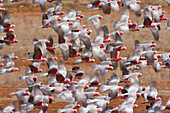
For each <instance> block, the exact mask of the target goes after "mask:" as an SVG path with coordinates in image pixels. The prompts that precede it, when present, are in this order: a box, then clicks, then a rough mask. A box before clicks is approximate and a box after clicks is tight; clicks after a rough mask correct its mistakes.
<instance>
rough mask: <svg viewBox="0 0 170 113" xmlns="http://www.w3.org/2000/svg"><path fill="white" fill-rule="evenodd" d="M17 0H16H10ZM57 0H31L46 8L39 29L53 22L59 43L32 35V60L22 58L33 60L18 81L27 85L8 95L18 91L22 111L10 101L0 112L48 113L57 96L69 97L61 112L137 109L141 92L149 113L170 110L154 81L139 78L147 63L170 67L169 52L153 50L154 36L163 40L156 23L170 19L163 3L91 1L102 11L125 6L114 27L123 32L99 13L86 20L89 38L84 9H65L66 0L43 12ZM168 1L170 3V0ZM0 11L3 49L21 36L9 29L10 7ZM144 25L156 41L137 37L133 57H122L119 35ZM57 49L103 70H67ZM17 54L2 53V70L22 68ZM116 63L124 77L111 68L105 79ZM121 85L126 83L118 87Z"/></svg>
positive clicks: (105, 112)
mask: <svg viewBox="0 0 170 113" xmlns="http://www.w3.org/2000/svg"><path fill="white" fill-rule="evenodd" d="M15 1H18V0H13V1H12V2H15ZM53 1H54V0H52V1H51V0H33V2H32V3H33V4H36V3H39V4H40V7H41V10H42V26H41V27H38V28H50V27H51V28H52V29H53V30H54V31H55V32H56V33H57V34H58V43H54V42H53V38H52V37H49V38H48V39H40V40H38V39H36V38H35V39H34V40H33V42H32V44H33V46H34V51H33V52H29V53H28V56H29V59H21V60H25V61H32V64H31V65H29V69H27V70H26V71H25V75H26V76H20V77H19V80H21V81H22V80H25V82H26V84H27V86H28V88H20V89H18V91H16V92H12V93H10V94H9V95H16V97H17V100H18V105H19V110H16V105H15V103H11V104H10V105H8V106H7V107H5V108H4V109H2V108H1V109H0V113H26V112H27V111H30V110H33V109H39V113H47V111H48V104H52V101H53V98H61V100H62V101H63V102H70V104H68V105H65V106H64V107H63V108H60V109H58V110H57V113H75V112H78V111H79V113H97V112H99V113H111V112H116V111H124V112H126V113H133V109H134V108H137V107H140V106H138V105H137V104H135V102H136V101H137V100H138V98H142V97H143V98H145V100H146V101H144V102H143V104H145V103H149V104H150V105H146V112H147V113H161V111H163V110H170V99H169V100H168V101H167V103H166V105H162V97H161V96H158V91H157V89H156V82H152V83H150V84H149V85H148V86H141V83H140V79H139V77H140V76H142V70H143V69H145V68H148V67H149V66H152V68H153V70H154V71H155V72H160V71H161V70H162V68H167V69H168V68H170V53H161V54H158V53H157V51H154V47H155V46H156V44H155V43H154V40H156V41H158V40H159V30H160V26H161V24H160V23H158V22H161V21H163V20H167V18H166V17H165V15H164V14H165V11H164V10H162V7H161V6H152V5H149V6H146V7H144V9H141V8H140V5H139V4H140V1H136V0H122V2H121V1H120V0H92V2H91V3H90V4H85V8H92V9H93V10H103V13H104V14H110V13H111V10H112V9H113V11H115V13H119V12H120V9H119V7H123V11H122V15H121V18H120V21H119V22H115V23H114V24H113V28H114V30H116V29H118V28H120V30H121V31H114V32H109V29H108V28H107V26H106V25H104V26H102V25H101V23H100V19H102V18H103V16H102V15H101V14H97V15H93V16H91V17H87V18H86V19H85V20H86V21H92V24H93V26H94V28H95V30H96V37H95V38H94V40H93V42H91V39H90V34H91V32H92V30H90V29H88V28H86V26H85V25H80V21H81V18H84V15H82V14H81V13H82V11H80V10H75V9H74V8H71V9H70V10H69V11H68V12H67V13H64V12H63V11H62V1H61V0H57V1H56V6H55V7H50V8H49V9H48V10H47V12H45V6H46V2H53ZM165 1H166V2H167V3H168V5H170V1H169V0H165ZM1 2H2V0H1ZM120 2H121V3H120ZM121 5H122V6H121ZM1 6H3V5H1ZM0 10H1V11H2V16H1V15H0V33H3V32H6V36H3V37H0V49H2V48H3V45H4V43H5V44H6V45H10V44H12V43H17V42H18V40H16V39H15V37H16V36H15V35H14V34H13V32H14V30H13V29H11V28H14V27H15V25H12V24H11V19H10V16H9V12H8V11H6V10H5V9H4V8H2V7H1V8H0ZM129 10H132V12H134V14H135V15H136V16H137V17H138V16H141V15H142V14H143V15H144V17H143V24H142V25H140V24H136V23H133V22H131V21H130V20H129ZM70 26H71V27H70ZM141 28H149V29H150V30H151V32H152V34H153V37H154V40H151V41H147V42H145V43H140V42H139V40H135V42H134V43H135V50H134V53H133V56H130V55H128V56H127V57H120V56H119V54H120V51H124V50H126V47H125V46H123V40H122V39H121V35H123V34H124V33H128V32H131V31H139V30H140V29H141ZM169 29H170V21H168V22H167V27H166V29H165V30H169ZM57 48H59V49H60V50H61V53H62V56H63V60H64V61H67V60H68V59H69V58H73V57H81V59H75V64H77V65H78V64H79V63H82V62H83V63H93V69H92V70H93V71H96V70H99V72H100V73H98V72H96V73H94V75H92V76H90V74H89V73H88V72H87V70H82V69H81V68H80V67H79V66H75V67H73V68H72V70H67V69H66V67H65V65H64V62H63V61H62V60H58V61H56V60H57V57H52V55H54V54H55V49H57ZM80 52H81V53H80ZM82 53H83V54H82ZM49 54H50V55H49ZM108 54H110V57H108V56H109V55H108ZM95 57H96V58H98V59H99V61H100V64H97V62H96V61H95V59H92V58H95ZM15 59H18V57H17V56H15V55H14V53H12V54H8V55H4V56H3V58H0V61H1V62H3V61H5V68H2V67H1V68H0V75H2V74H5V73H11V72H15V71H18V68H16V67H15V63H14V60H15ZM159 59H161V62H160V60H159ZM69 60H71V59H69ZM42 62H46V63H47V67H48V72H47V73H42V72H43V70H42V69H40V65H41V63H42ZM118 62H119V64H120V65H118ZM0 66H4V64H3V63H1V64H0ZM118 66H120V70H121V71H122V78H121V79H120V78H119V77H118V76H117V74H116V73H114V72H113V73H112V74H111V78H110V79H109V80H106V79H105V76H106V74H105V73H106V72H107V71H109V70H110V71H113V70H116V69H117V67H118ZM87 68H88V67H87ZM84 71H86V72H84ZM36 73H40V74H39V75H40V77H46V78H47V79H48V84H43V83H42V82H36V80H37V78H38V75H33V74H36ZM73 75H74V76H73ZM100 76H101V77H100ZM99 78H102V80H100V79H99ZM128 83H130V84H128ZM120 84H122V85H123V86H124V87H122V86H119V85H120ZM115 99H124V102H123V103H122V104H120V105H119V106H118V107H116V106H111V105H109V103H110V102H111V101H112V100H115Z"/></svg>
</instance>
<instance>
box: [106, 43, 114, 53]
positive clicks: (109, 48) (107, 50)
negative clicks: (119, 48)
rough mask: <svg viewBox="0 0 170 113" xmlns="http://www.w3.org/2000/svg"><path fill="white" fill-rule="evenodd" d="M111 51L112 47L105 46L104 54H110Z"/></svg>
mask: <svg viewBox="0 0 170 113" xmlns="http://www.w3.org/2000/svg"><path fill="white" fill-rule="evenodd" d="M112 51H113V47H112V46H110V45H106V51H105V53H110V52H112Z"/></svg>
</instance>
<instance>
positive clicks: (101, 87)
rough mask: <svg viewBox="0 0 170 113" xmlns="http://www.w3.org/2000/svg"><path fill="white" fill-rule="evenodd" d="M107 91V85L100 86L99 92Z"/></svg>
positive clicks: (108, 87)
mask: <svg viewBox="0 0 170 113" xmlns="http://www.w3.org/2000/svg"><path fill="white" fill-rule="evenodd" d="M109 89H110V86H107V85H104V84H101V86H100V91H101V92H105V91H107V90H109Z"/></svg>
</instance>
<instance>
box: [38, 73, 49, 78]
mask: <svg viewBox="0 0 170 113" xmlns="http://www.w3.org/2000/svg"><path fill="white" fill-rule="evenodd" d="M44 76H48V73H41V74H40V77H44Z"/></svg>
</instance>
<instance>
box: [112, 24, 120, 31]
mask: <svg viewBox="0 0 170 113" xmlns="http://www.w3.org/2000/svg"><path fill="white" fill-rule="evenodd" d="M119 27H120V22H115V23H114V24H113V28H114V30H116V29H118V28H119Z"/></svg>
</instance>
